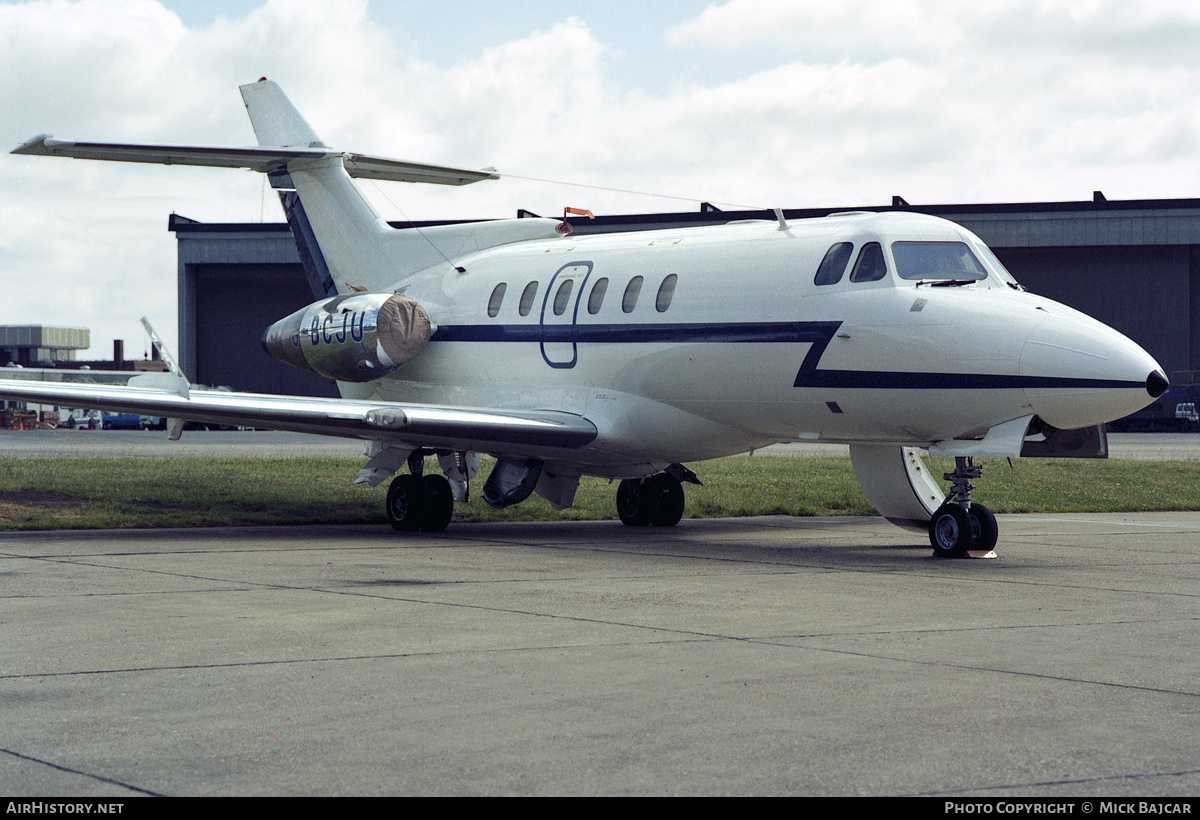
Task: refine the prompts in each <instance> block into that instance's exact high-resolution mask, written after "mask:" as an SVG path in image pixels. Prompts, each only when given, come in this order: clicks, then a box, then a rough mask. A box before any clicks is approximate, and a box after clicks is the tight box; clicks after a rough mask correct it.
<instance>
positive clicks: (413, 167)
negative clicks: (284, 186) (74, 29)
mask: <svg viewBox="0 0 1200 820" xmlns="http://www.w3.org/2000/svg"><path fill="white" fill-rule="evenodd" d="M12 153H14V154H26V155H31V156H42V157H71V158H74V159H94V160H109V161H112V162H145V163H154V164H158V165H199V166H206V167H211V168H248V169H250V170H251V171H258V172H260V173H264V174H265V173H268V172H270V171H274V170H275V169H277V168H282V167H284V166H286V165H287V164H288V163H289V162H295V161H299V160H319V159H325V158H327V157H342V159H343V161H344V164H345V167H346V172H347V173H348V174H350V176H352V177H361V178H363V179H379V180H389V181H393V182H424V183H429V184H434V185H468V184H470V183H472V182H479V181H481V180H485V179H499V178H500V177H499V174H497V173H496V172H494V171H492V170H483V171H471V170H467V169H464V168H451V167H448V166H443V165H429V164H426V163H420V162H408V161H407V160H399V159H389V158H387V157H376V156H371V155H369V154H344V153H342V152H340V151H331V150H330V149H328V148H229V147H223V146H215V145H145V144H138V143H118V142H76V141H74V140H57V139H54V138H53V137H51V136H50V135H48V134H41V135H39V136H36V137H34V138H33V139H31V140H29V141H28V142H26V143H24V144H22V145H21V146H19V147H17V148H15V149H13V151H12Z"/></svg>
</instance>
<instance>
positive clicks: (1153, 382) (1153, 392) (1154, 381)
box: [1146, 370, 1171, 399]
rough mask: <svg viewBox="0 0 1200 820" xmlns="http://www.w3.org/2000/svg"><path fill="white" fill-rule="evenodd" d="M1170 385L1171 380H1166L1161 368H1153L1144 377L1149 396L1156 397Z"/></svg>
mask: <svg viewBox="0 0 1200 820" xmlns="http://www.w3.org/2000/svg"><path fill="white" fill-rule="evenodd" d="M1170 386H1171V382H1169V381H1167V377H1166V376H1164V375H1163V372H1162V371H1161V370H1155V371H1154V372H1153V373H1151V374H1150V375H1149V376H1148V377H1146V392H1147V393H1149V394H1150V398H1152V399H1157V398H1158V397H1159V396H1161V395H1162V394H1163V393H1166V392H1167V388H1168V387H1170Z"/></svg>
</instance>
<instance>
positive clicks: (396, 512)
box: [387, 473, 425, 532]
mask: <svg viewBox="0 0 1200 820" xmlns="http://www.w3.org/2000/svg"><path fill="white" fill-rule="evenodd" d="M424 495H425V492H424V487H423V486H422V483H421V481H420V479H418V478H417V477H416V476H414V475H409V474H407V473H405V474H404V475H398V476H396V477H395V478H394V479H392V483H391V485H389V486H388V494H387V519H388V523H389V524H391V525H392V529H394V530H395V531H396V532H414V531H415V530H418V529H420V528H421V524H422V519H423V518H424V516H423V513H422V510H423V508H424V507H425V503H424V498H423V496H424Z"/></svg>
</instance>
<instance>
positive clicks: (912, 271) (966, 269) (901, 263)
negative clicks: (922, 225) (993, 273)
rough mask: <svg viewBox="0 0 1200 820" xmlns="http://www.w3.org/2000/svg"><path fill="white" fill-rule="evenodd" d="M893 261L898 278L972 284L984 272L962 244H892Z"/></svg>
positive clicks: (985, 275) (983, 274) (975, 258)
mask: <svg viewBox="0 0 1200 820" xmlns="http://www.w3.org/2000/svg"><path fill="white" fill-rule="evenodd" d="M892 258H893V259H894V260H895V261H896V272H897V273H898V274H899V275H900V278H901V279H913V280H918V281H924V280H929V281H943V280H953V281H954V282H955V283H956V284H957V283H964V284H965V283H966V282H974V281H977V280H979V279H986V278H987V269H986V268H984V267H983V265H982V264H980V262H979V259H978V258H977V257H976V256H975V254H974V253H972V252H971V249H970V247H968V246H967V244H966V243H965V242H893V243H892Z"/></svg>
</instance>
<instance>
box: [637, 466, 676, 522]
mask: <svg viewBox="0 0 1200 820" xmlns="http://www.w3.org/2000/svg"><path fill="white" fill-rule="evenodd" d="M645 487H646V489H647V490H649V491H650V492H651V493H652V494H653V495H654V517H653V519H652V520H651V522H650V523H651V524H653V525H654V526H656V527H674V526H675V525H676V524H678V523H679V519H681V518H683V505H684V502H685V500H686V499H684V496H683V484H682V483H680V481H679V479H678V478H676V477H675V476H673V475H667V474H666V473H658V474H657V475H654V476H651V477H650V479H649V480H647V481H646V484H645Z"/></svg>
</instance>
